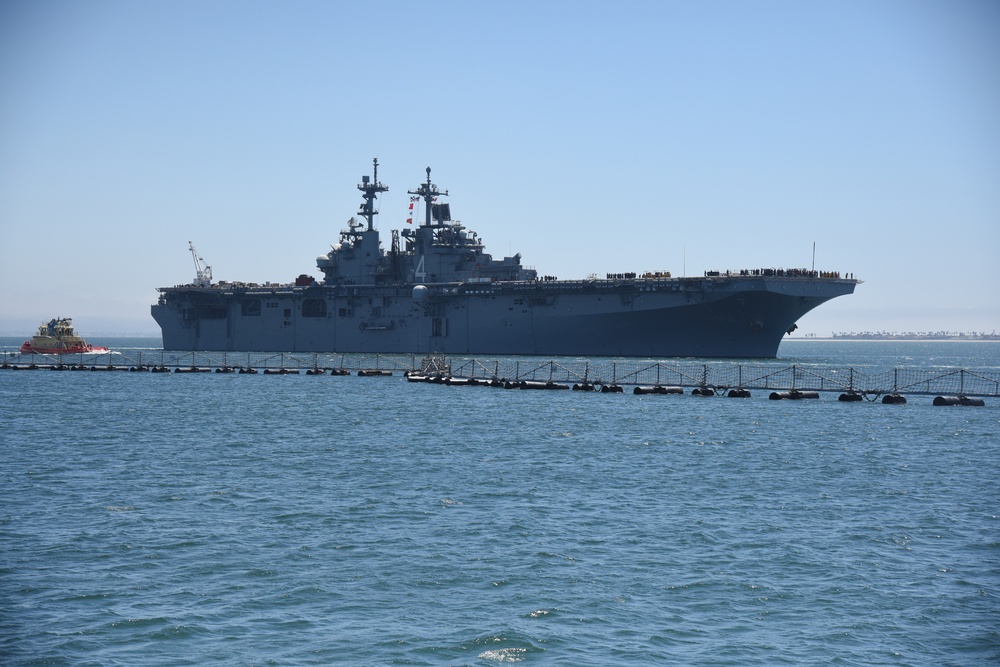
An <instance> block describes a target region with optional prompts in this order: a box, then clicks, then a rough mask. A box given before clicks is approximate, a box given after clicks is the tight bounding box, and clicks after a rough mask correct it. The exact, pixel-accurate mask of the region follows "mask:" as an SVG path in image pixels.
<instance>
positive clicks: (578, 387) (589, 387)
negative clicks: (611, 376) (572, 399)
mask: <svg viewBox="0 0 1000 667" xmlns="http://www.w3.org/2000/svg"><path fill="white" fill-rule="evenodd" d="M595 389H597V387H595V386H594V385H593V384H591V383H590V382H580V383H579V384H574V385H573V391H594V390H595Z"/></svg>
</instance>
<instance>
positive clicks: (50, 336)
mask: <svg viewBox="0 0 1000 667" xmlns="http://www.w3.org/2000/svg"><path fill="white" fill-rule="evenodd" d="M107 351H108V348H106V347H94V346H93V345H91V344H90V343H88V342H87V341H85V340H84V339H82V338H80V337H79V336H77V335H76V332H75V331H73V320H72V319H71V318H69V317H60V318H56V319H53V320H50V321H49V322H48V323H47V324H42V325H41V326H40V327H38V333H37V334H35V335H34V336H32V338H31V340H26V341H24V344H23V345H22V346H21V352H35V353H38V354H74V353H80V352H107Z"/></svg>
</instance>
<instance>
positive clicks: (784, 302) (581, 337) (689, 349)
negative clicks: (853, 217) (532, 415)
mask: <svg viewBox="0 0 1000 667" xmlns="http://www.w3.org/2000/svg"><path fill="white" fill-rule="evenodd" d="M855 284H856V281H854V280H841V279H831V278H811V277H810V278H799V277H788V278H762V277H733V278H729V277H713V278H697V279H694V278H684V279H667V280H648V281H647V280H641V279H640V280H632V281H625V282H614V281H590V282H568V281H566V282H535V281H532V282H526V283H507V284H486V285H479V284H448V285H437V286H428V293H427V294H426V296H424V295H421V296H418V298H417V299H416V300H415V299H414V293H413V286H412V285H410V286H406V285H399V286H384V287H376V286H370V287H369V286H360V287H340V288H338V287H325V286H312V287H302V288H290V287H281V288H276V289H263V288H257V289H244V288H240V289H227V288H226V287H225V286H211V287H195V286H183V287H176V288H167V289H164V290H162V292H163V294H162V297H161V300H160V303H158V304H157V305H154V306H153V307H152V315H153V317H154V319H155V320H156V322H157V323H158V324H159V325H160V327H161V328H162V332H163V345H164V348H165V349H171V350H220V351H222V350H225V351H275V352H278V351H282V352H284V351H292V352H295V351H302V352H307V351H308V352H345V353H346V352H367V353H379V352H383V353H430V352H439V353H449V354H493V355H522V354H523V355H556V356H573V355H580V356H654V357H677V356H693V357H747V358H755V357H773V356H775V355H776V353H777V350H778V345H779V344H780V343H781V339H782V337H783V336H784V334H785V332H786V331H787V330H788V329H789V328H790V327H791V326H792V325H794V324H795V322H796V321H797V320H798V319H799V318H800V317H801V316H802V315H804V314H805V313H807V312H808V311H810V310H812V309H813V308H815V307H816V306H818V305H820V304H821V303H823V302H825V301H827V300H829V299H831V298H834V297H837V296H840V295H843V294H849V293H851V292H853V291H854V287H855ZM307 301H308V302H309V303H308V304H307V303H306V302H307ZM320 301H322V303H323V305H322V306H319V305H318V304H319V302H320ZM246 304H250V307H249V309H248V308H247V305H246ZM254 304H257V305H254ZM324 311H325V312H324ZM245 313H250V314H245Z"/></svg>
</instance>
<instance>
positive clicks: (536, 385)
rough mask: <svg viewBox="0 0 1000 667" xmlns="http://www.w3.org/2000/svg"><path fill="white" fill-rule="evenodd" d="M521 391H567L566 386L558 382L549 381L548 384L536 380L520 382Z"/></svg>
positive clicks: (567, 387)
mask: <svg viewBox="0 0 1000 667" xmlns="http://www.w3.org/2000/svg"><path fill="white" fill-rule="evenodd" d="M520 388H521V389H569V385H568V384H562V383H559V382H553V381H552V380H549V381H548V382H538V381H536V380H523V381H522V382H521V386H520Z"/></svg>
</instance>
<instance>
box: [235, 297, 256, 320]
mask: <svg viewBox="0 0 1000 667" xmlns="http://www.w3.org/2000/svg"><path fill="white" fill-rule="evenodd" d="M240 312H241V313H242V314H243V316H244V317H254V316H257V315H260V299H244V300H243V302H242V303H241V304H240Z"/></svg>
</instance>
